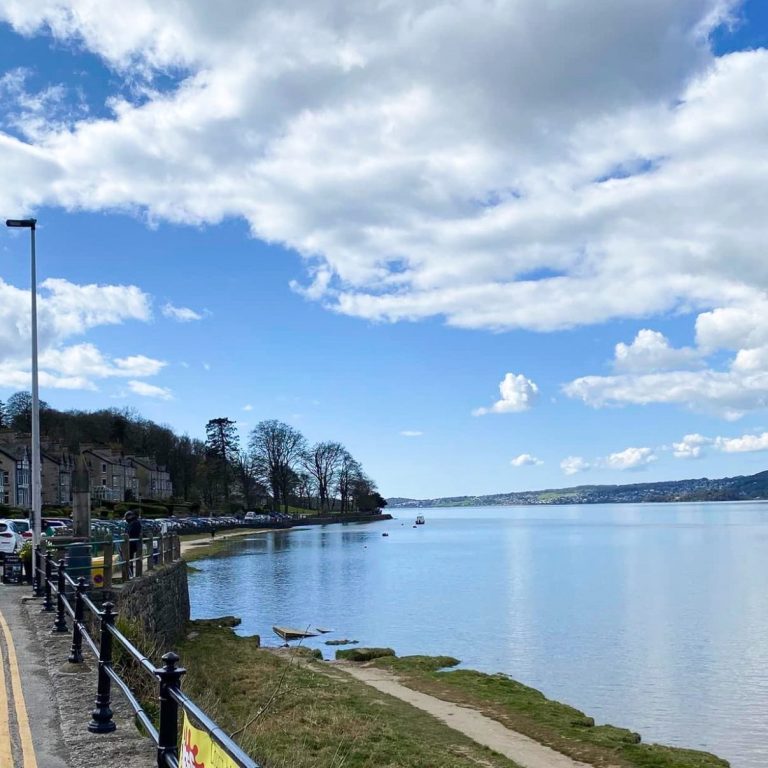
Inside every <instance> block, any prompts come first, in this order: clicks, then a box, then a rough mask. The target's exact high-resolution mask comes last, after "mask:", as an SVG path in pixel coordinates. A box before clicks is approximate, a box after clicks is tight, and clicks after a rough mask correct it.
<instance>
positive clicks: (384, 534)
mask: <svg viewBox="0 0 768 768" xmlns="http://www.w3.org/2000/svg"><path fill="white" fill-rule="evenodd" d="M381 535H382V536H389V534H388V533H382V534H381Z"/></svg>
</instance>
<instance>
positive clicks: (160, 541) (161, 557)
mask: <svg viewBox="0 0 768 768" xmlns="http://www.w3.org/2000/svg"><path fill="white" fill-rule="evenodd" d="M164 546H165V536H163V532H162V531H161V532H160V533H159V534H158V536H157V555H158V556H157V562H158V563H160V565H165V550H164V549H163V547H164Z"/></svg>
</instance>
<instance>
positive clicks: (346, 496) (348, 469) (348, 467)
mask: <svg viewBox="0 0 768 768" xmlns="http://www.w3.org/2000/svg"><path fill="white" fill-rule="evenodd" d="M362 472H363V469H362V467H361V466H360V463H359V462H358V461H357V460H355V459H354V458H352V454H351V453H350V452H349V451H348V450H346V448H345V449H344V452H343V453H342V456H341V462H340V464H339V471H338V475H337V477H336V491H337V493H338V494H339V503H340V505H341V512H349V511H350V509H351V504H350V501H351V499H352V489H353V485H354V482H355V480H357V478H358V477H359V476H360V475H361V474H362Z"/></svg>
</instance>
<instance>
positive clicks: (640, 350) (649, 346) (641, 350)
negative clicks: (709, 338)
mask: <svg viewBox="0 0 768 768" xmlns="http://www.w3.org/2000/svg"><path fill="white" fill-rule="evenodd" d="M698 364H700V355H699V353H698V352H697V351H696V350H695V349H691V348H688V347H686V348H683V349H675V348H674V347H672V346H671V345H670V343H669V341H668V340H667V338H666V337H665V336H664V334H663V333H659V332H658V331H652V330H649V329H647V328H644V329H642V330H641V331H638V333H637V336H636V337H635V340H634V341H633V342H632V343H631V344H624V343H623V342H620V343H619V344H617V345H616V350H615V362H614V365H615V367H616V368H617V369H618V370H620V371H631V372H640V373H644V372H648V371H664V370H677V369H680V368H687V367H690V366H697V365H698Z"/></svg>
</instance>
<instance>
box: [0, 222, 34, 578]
mask: <svg viewBox="0 0 768 768" xmlns="http://www.w3.org/2000/svg"><path fill="white" fill-rule="evenodd" d="M36 224H37V219H7V220H6V222H5V226H6V227H11V228H12V229H28V230H29V233H30V235H31V246H32V253H31V260H30V274H31V279H30V282H31V286H30V293H31V294H32V543H33V545H34V547H35V549H37V547H38V546H39V545H40V528H41V523H42V521H41V516H42V497H41V494H40V479H41V478H40V398H39V396H38V386H37V269H36V265H35V225H36ZM36 583H37V582H36Z"/></svg>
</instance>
